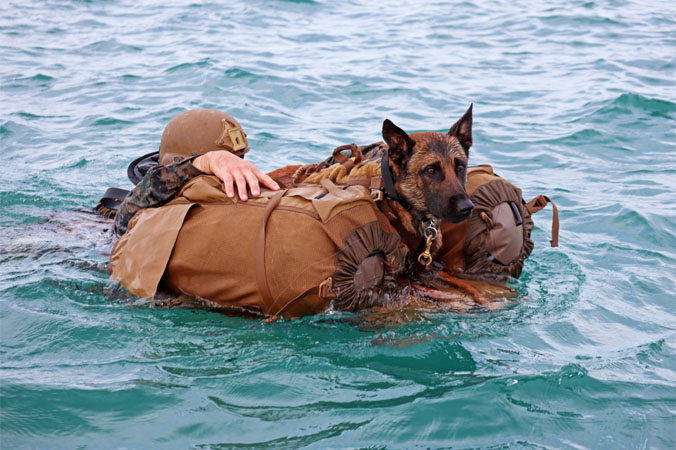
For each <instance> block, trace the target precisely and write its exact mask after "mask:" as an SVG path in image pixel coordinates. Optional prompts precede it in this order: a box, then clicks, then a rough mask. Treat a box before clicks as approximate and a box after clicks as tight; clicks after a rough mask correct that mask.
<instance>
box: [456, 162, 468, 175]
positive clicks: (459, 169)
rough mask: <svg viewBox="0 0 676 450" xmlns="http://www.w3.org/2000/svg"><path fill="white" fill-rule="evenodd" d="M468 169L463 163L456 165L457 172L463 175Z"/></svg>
mask: <svg viewBox="0 0 676 450" xmlns="http://www.w3.org/2000/svg"><path fill="white" fill-rule="evenodd" d="M466 168H467V166H465V165H464V164H463V163H456V165H455V170H457V171H458V172H461V173H462V172H464V171H465V169H466Z"/></svg>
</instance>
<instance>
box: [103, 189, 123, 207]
mask: <svg viewBox="0 0 676 450" xmlns="http://www.w3.org/2000/svg"><path fill="white" fill-rule="evenodd" d="M127 194H129V191H127V190H124V189H119V188H112V187H111V188H108V189H106V192H105V193H104V194H103V197H101V200H99V204H100V205H102V206H104V207H106V208H108V209H112V210H113V211H117V210H118V209H120V205H122V202H123V201H124V198H125V197H126V196H127Z"/></svg>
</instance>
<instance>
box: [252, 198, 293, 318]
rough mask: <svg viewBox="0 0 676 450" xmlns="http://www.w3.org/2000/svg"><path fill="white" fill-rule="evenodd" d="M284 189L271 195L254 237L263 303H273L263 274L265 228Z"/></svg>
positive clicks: (257, 272)
mask: <svg viewBox="0 0 676 450" xmlns="http://www.w3.org/2000/svg"><path fill="white" fill-rule="evenodd" d="M285 193H286V190H282V191H279V192H277V193H276V194H275V195H273V196H272V198H271V199H270V201H269V202H268V205H267V206H266V207H265V212H264V213H263V223H262V224H261V227H260V229H259V230H258V237H257V238H256V248H255V250H254V258H255V259H256V282H257V283H258V291H259V292H260V293H261V296H262V297H263V302H264V304H268V305H273V306H274V299H273V297H272V294H271V293H270V286H268V277H267V275H266V274H265V229H266V227H267V225H268V219H269V218H270V214H272V211H274V209H275V208H276V207H277V205H279V202H281V201H282V197H284V194H285Z"/></svg>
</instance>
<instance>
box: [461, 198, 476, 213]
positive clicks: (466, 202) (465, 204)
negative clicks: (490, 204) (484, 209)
mask: <svg viewBox="0 0 676 450" xmlns="http://www.w3.org/2000/svg"><path fill="white" fill-rule="evenodd" d="M473 209H474V203H472V201H471V200H470V199H469V198H467V197H465V198H464V199H462V200H460V202H459V203H458V212H459V213H460V214H461V215H462V216H463V217H467V216H469V215H470V214H471V213H472V210H473Z"/></svg>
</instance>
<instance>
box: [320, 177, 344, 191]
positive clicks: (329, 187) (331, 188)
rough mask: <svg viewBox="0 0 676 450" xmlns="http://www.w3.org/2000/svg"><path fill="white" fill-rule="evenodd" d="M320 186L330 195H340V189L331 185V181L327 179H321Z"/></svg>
mask: <svg viewBox="0 0 676 450" xmlns="http://www.w3.org/2000/svg"><path fill="white" fill-rule="evenodd" d="M321 184H322V186H324V187H325V188H326V190H327V191H329V192H331V193H332V194H336V193H338V194H339V193H340V189H338V188H337V187H336V185H335V184H333V181H331V180H329V179H328V178H325V179H323V180H322V183H321Z"/></svg>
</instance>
